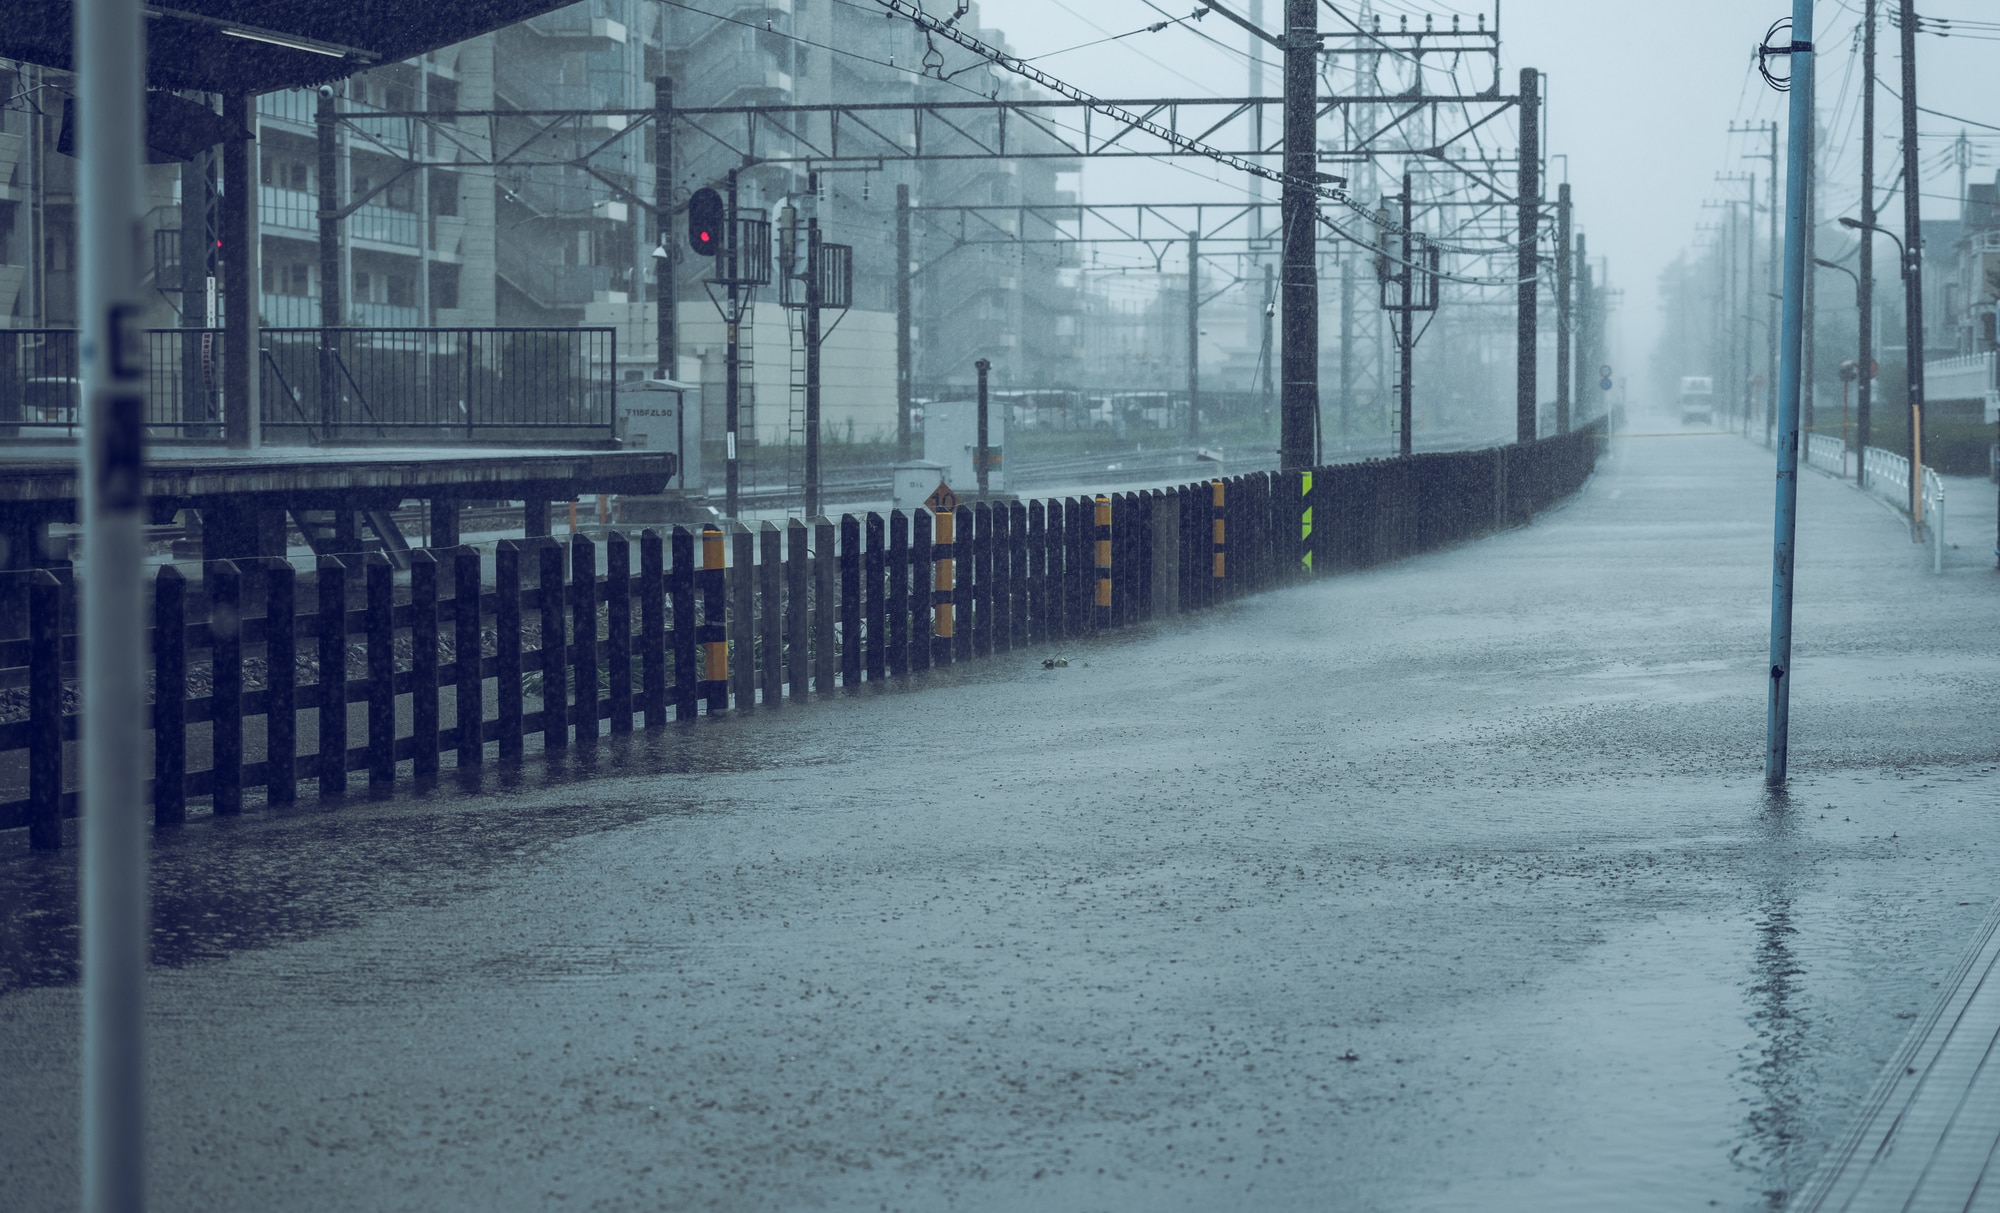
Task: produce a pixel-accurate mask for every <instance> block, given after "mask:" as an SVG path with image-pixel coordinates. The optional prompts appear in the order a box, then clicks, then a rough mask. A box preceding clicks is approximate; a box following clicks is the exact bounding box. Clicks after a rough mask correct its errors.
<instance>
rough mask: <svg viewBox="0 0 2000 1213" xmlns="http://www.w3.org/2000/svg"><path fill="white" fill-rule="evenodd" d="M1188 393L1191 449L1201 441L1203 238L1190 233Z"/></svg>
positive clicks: (1197, 233)
mask: <svg viewBox="0 0 2000 1213" xmlns="http://www.w3.org/2000/svg"><path fill="white" fill-rule="evenodd" d="M1187 257H1188V271H1187V296H1188V297H1187V392H1188V445H1190V446H1192V445H1194V444H1195V443H1197V442H1200V441H1201V234H1200V233H1199V232H1189V233H1188V251H1187Z"/></svg>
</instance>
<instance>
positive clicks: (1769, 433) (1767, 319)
mask: <svg viewBox="0 0 2000 1213" xmlns="http://www.w3.org/2000/svg"><path fill="white" fill-rule="evenodd" d="M1770 136H1771V149H1770V150H1771V171H1770V173H1769V177H1770V180H1768V181H1766V182H1765V183H1764V190H1765V193H1766V195H1767V197H1768V198H1769V202H1770V209H1771V236H1770V240H1771V243H1770V250H1771V251H1770V253H1769V255H1768V256H1767V257H1766V259H1765V266H1764V284H1765V285H1764V441H1765V442H1767V443H1768V442H1770V441H1771V440H1772V438H1773V437H1774V431H1775V430H1776V428H1777V424H1778V240H1779V236H1778V124H1777V123H1776V122H1772V123H1771V124H1770ZM1806 264H1807V265H1811V264H1812V262H1810V261H1808V262H1806ZM1806 276H1807V277H1808V278H1810V277H1811V276H1812V275H1810V274H1808V275H1806ZM1799 303H1800V306H1801V307H1803V306H1804V305H1805V299H1804V297H1803V296H1801V297H1800V300H1799Z"/></svg>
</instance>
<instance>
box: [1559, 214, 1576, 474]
mask: <svg viewBox="0 0 2000 1213" xmlns="http://www.w3.org/2000/svg"><path fill="white" fill-rule="evenodd" d="M1569 206H1570V197H1569V182H1567V181H1565V182H1563V183H1562V184H1561V185H1559V186H1557V187H1556V433H1558V434H1567V433H1569V411H1570V388H1571V383H1572V380H1571V376H1570V370H1571V366H1570V310H1569V299H1570V266H1571V262H1570V257H1569V248H1570V231H1569V223H1570V212H1569Z"/></svg>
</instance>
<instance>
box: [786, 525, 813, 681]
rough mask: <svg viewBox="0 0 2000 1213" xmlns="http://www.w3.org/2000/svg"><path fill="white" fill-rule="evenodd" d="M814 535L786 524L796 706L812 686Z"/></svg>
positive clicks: (790, 666)
mask: <svg viewBox="0 0 2000 1213" xmlns="http://www.w3.org/2000/svg"><path fill="white" fill-rule="evenodd" d="M810 540H811V532H810V531H808V530H807V529H806V524H805V523H804V522H803V521H801V520H800V519H797V518H794V519H792V520H791V521H790V522H788V523H786V524H785V645H786V649H787V652H786V654H785V657H786V661H785V680H786V681H787V682H788V683H790V685H791V693H792V702H793V703H798V704H803V703H804V702H806V698H807V696H808V695H809V694H810V693H811V684H812V598H811V594H810V591H809V590H808V589H807V588H806V587H807V586H809V585H810V584H811V583H812V554H811V550H810V549H811V541H810Z"/></svg>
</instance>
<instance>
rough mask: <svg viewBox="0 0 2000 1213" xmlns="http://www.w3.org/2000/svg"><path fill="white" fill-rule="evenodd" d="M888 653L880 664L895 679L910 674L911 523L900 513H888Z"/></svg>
mask: <svg viewBox="0 0 2000 1213" xmlns="http://www.w3.org/2000/svg"><path fill="white" fill-rule="evenodd" d="M886 609H887V611H888V612H889V624H888V632H887V637H888V641H889V652H888V655H887V656H886V657H885V658H884V660H883V665H884V666H885V667H886V668H887V670H888V672H889V673H890V674H892V675H895V676H897V677H904V676H907V675H908V674H909V672H910V520H909V516H908V515H906V514H904V513H903V511H901V510H890V511H889V601H888V605H887V607H886Z"/></svg>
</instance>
